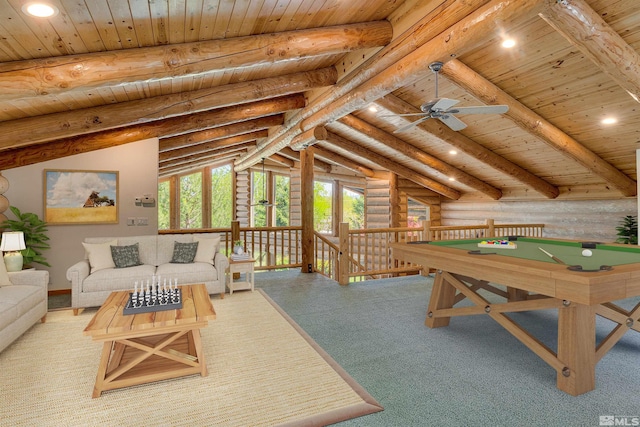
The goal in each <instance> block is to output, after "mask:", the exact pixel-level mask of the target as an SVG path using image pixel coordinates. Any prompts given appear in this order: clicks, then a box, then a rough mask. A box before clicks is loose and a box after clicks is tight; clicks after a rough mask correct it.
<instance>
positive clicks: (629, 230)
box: [616, 215, 638, 245]
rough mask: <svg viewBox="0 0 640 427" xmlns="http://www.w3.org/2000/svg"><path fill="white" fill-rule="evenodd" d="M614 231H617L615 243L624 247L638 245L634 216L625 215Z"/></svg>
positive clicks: (636, 223)
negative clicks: (622, 244)
mask: <svg viewBox="0 0 640 427" xmlns="http://www.w3.org/2000/svg"><path fill="white" fill-rule="evenodd" d="M616 230H617V231H618V233H617V235H618V239H617V240H616V242H618V243H624V244H626V245H637V244H638V218H637V217H636V216H634V215H627V216H625V217H624V218H622V221H621V222H620V225H619V226H618V227H616Z"/></svg>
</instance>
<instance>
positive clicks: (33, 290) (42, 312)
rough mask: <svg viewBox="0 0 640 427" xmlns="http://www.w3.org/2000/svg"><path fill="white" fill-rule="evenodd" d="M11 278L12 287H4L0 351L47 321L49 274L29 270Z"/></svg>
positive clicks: (0, 288)
mask: <svg viewBox="0 0 640 427" xmlns="http://www.w3.org/2000/svg"><path fill="white" fill-rule="evenodd" d="M0 254H1V252H0ZM0 262H3V260H2V258H0ZM3 266H4V264H3ZM8 276H9V280H10V281H11V283H10V284H5V286H2V285H0V351H2V350H4V349H5V348H7V347H8V346H9V344H11V343H12V342H13V341H15V340H16V338H18V337H19V336H20V335H22V334H23V333H25V332H26V331H27V330H28V329H29V328H31V327H32V326H33V325H34V324H35V323H37V322H38V321H41V322H43V323H44V321H45V320H46V317H47V291H48V286H49V272H48V271H46V270H25V271H18V272H15V273H9V274H8Z"/></svg>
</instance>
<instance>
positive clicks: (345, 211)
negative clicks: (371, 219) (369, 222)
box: [342, 187, 365, 230]
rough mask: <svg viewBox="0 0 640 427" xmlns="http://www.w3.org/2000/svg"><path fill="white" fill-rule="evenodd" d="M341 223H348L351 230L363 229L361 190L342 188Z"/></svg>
mask: <svg viewBox="0 0 640 427" xmlns="http://www.w3.org/2000/svg"><path fill="white" fill-rule="evenodd" d="M342 222H348V223H349V228H350V229H351V230H357V229H361V228H365V223H364V190H363V189H362V188H353V187H343V188H342Z"/></svg>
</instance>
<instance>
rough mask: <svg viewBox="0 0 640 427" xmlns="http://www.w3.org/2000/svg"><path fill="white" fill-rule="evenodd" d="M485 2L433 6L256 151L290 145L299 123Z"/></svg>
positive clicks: (245, 163)
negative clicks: (433, 7)
mask: <svg viewBox="0 0 640 427" xmlns="http://www.w3.org/2000/svg"><path fill="white" fill-rule="evenodd" d="M485 3H487V0H469V1H465V2H460V1H455V0H445V1H443V2H442V4H441V6H440V7H437V8H435V9H433V11H432V12H431V13H428V14H427V15H425V16H424V17H423V18H422V19H421V20H419V21H418V22H416V23H415V25H413V26H412V27H411V29H410V30H408V31H405V32H404V33H403V34H402V35H400V36H399V37H397V38H396V39H395V40H394V41H393V42H391V43H389V45H387V46H386V47H384V48H382V49H381V50H380V51H379V52H378V53H377V54H375V55H373V56H372V57H371V58H369V59H368V60H367V61H366V62H365V63H363V64H362V65H361V66H359V67H358V69H357V71H355V72H354V73H351V74H349V75H347V76H345V77H344V78H343V79H341V80H340V82H338V84H337V85H336V86H334V87H333V88H331V89H329V90H328V91H326V92H325V93H324V94H323V95H322V96H320V97H318V98H315V99H314V100H313V102H311V103H310V105H309V106H307V108H305V109H304V110H302V111H300V112H299V113H297V114H296V115H294V116H293V117H292V118H291V119H290V120H289V121H287V123H285V124H284V125H283V126H281V127H280V128H279V129H278V130H276V131H275V132H274V133H273V134H272V135H271V136H270V137H269V139H268V140H267V141H265V143H263V144H261V145H260V146H259V147H258V150H256V151H258V152H262V151H263V150H264V151H267V152H268V153H271V152H276V151H279V150H280V149H282V148H284V147H286V146H288V145H289V143H290V141H291V139H292V138H294V137H295V136H296V135H297V134H299V133H300V132H301V130H300V128H299V124H300V122H301V121H302V120H304V119H305V118H307V117H309V116H311V115H312V114H314V113H317V112H318V111H320V110H321V109H323V108H326V107H327V106H328V105H329V104H330V103H331V102H332V101H333V100H334V99H336V98H339V97H341V96H343V95H345V94H348V93H349V92H350V91H352V90H353V89H354V88H356V87H357V86H359V85H361V84H362V83H364V82H365V81H367V80H368V79H370V78H371V77H372V76H374V75H376V74H377V73H379V72H381V71H382V70H384V69H386V68H388V67H390V66H392V65H393V64H394V63H396V62H397V61H399V60H400V59H402V58H403V57H404V56H406V55H407V54H409V53H410V52H412V51H414V50H415V49H416V48H418V47H420V46H422V45H423V44H424V43H426V42H427V41H429V40H431V39H432V38H434V37H435V36H437V35H438V34H440V33H441V32H442V31H444V30H446V29H447V28H449V27H450V26H452V25H453V24H455V23H456V22H458V21H459V20H460V19H462V18H463V17H465V16H467V15H468V14H470V13H472V12H473V11H475V10H476V9H478V8H479V7H480V6H482V5H484V4H485ZM259 160H260V155H259V153H255V152H252V153H249V154H247V156H245V157H243V158H241V159H240V160H239V161H237V162H236V163H235V168H236V170H243V169H246V168H248V167H251V166H252V165H253V164H255V163H257V162H258V161H259Z"/></svg>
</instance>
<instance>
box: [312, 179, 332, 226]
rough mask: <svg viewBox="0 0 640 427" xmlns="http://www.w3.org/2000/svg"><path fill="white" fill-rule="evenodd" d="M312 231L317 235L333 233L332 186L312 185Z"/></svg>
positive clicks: (327, 184)
mask: <svg viewBox="0 0 640 427" xmlns="http://www.w3.org/2000/svg"><path fill="white" fill-rule="evenodd" d="M313 229H314V230H316V231H317V232H319V233H333V185H332V184H331V183H329V182H322V181H315V182H314V183H313Z"/></svg>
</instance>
